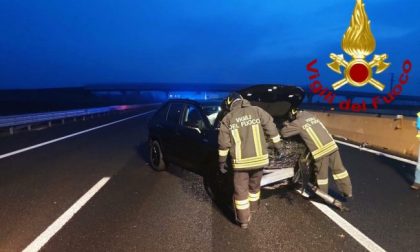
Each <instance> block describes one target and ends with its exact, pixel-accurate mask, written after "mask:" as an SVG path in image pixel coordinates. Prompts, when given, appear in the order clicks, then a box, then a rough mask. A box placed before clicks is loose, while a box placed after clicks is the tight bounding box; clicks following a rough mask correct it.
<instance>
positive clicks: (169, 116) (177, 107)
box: [149, 85, 340, 207]
mask: <svg viewBox="0 0 420 252" xmlns="http://www.w3.org/2000/svg"><path fill="white" fill-rule="evenodd" d="M238 92H239V93H240V94H241V95H242V96H243V97H244V98H245V99H247V100H249V101H250V102H251V104H252V105H255V106H259V107H261V108H263V109H264V110H266V111H267V112H268V113H269V114H270V115H271V116H272V117H273V119H274V122H275V123H276V125H277V127H278V128H281V127H282V125H283V122H284V121H285V120H287V116H288V112H289V111H290V110H291V109H293V108H297V107H298V106H299V105H300V104H301V102H302V100H303V99H304V97H305V94H304V91H303V89H301V88H300V87H296V86H283V85H256V86H251V87H249V88H245V89H242V90H239V91H238ZM220 104H221V101H202V102H199V101H192V100H169V101H168V102H167V103H165V104H164V105H163V106H162V107H161V108H160V109H159V110H158V111H157V112H156V113H155V115H154V116H153V118H152V119H151V120H150V122H149V146H150V152H149V153H150V164H151V166H152V167H153V168H154V169H155V170H165V169H166V167H167V165H168V164H169V163H174V164H177V165H180V166H182V167H184V168H187V169H189V170H192V171H194V172H196V173H199V174H201V175H203V177H204V182H205V186H206V190H207V192H208V193H209V194H210V196H212V198H213V199H215V198H217V197H216V196H217V195H225V196H226V195H232V194H231V192H232V183H231V181H232V178H231V175H232V171H231V170H230V172H229V173H228V174H224V175H223V174H221V173H220V172H219V171H218V151H217V150H218V144H217V135H218V128H217V124H218V123H217V118H218V114H219V112H220V110H221V109H220ZM219 119H220V115H219ZM281 144H282V151H281V153H280V154H279V155H275V153H274V151H273V149H270V148H269V154H270V165H269V166H268V167H267V168H265V169H264V176H263V179H262V182H261V186H266V185H270V184H273V183H278V182H280V181H284V180H287V181H288V182H292V184H301V185H302V184H303V185H305V184H308V183H309V182H310V180H311V177H312V179H313V169H312V165H311V157H310V154H309V152H308V149H307V148H306V145H305V144H304V143H303V142H302V140H301V138H300V137H299V136H297V137H293V138H290V139H285V140H283V141H282V142H281ZM309 184H310V183H309ZM310 185H311V184H310ZM310 187H311V188H312V190H314V191H315V192H316V193H317V194H318V195H320V194H322V192H319V191H318V192H317V190H316V189H317V188H316V187H314V186H312V185H311V186H310ZM320 196H321V197H322V198H324V200H326V201H327V202H329V203H332V204H335V202H337V203H340V202H338V201H335V199H333V198H331V197H329V196H328V195H320ZM328 197H329V198H328ZM229 200H230V199H227V200H226V202H228V201H229ZM339 207H340V206H339Z"/></svg>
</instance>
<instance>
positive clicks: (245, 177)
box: [218, 93, 281, 229]
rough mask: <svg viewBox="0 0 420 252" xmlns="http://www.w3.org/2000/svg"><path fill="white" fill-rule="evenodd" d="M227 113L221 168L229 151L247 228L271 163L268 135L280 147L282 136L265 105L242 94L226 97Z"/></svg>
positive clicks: (239, 212) (238, 211) (240, 218)
mask: <svg viewBox="0 0 420 252" xmlns="http://www.w3.org/2000/svg"><path fill="white" fill-rule="evenodd" d="M226 108H227V109H228V113H227V114H226V115H225V117H224V118H223V119H222V121H221V123H220V129H219V137H218V142H219V164H220V166H219V168H220V170H221V171H222V172H223V171H224V170H225V164H226V160H227V157H228V155H229V154H230V157H231V161H232V167H233V184H234V194H233V203H234V208H235V216H236V220H237V222H238V223H239V224H240V226H241V228H244V229H246V228H248V224H249V222H250V220H251V212H256V210H257V209H258V205H259V200H260V183H261V178H262V175H263V170H262V169H263V168H264V167H265V166H267V165H268V163H269V159H268V149H267V142H266V138H265V136H268V137H269V138H270V139H271V141H272V142H273V143H274V147H275V148H276V149H277V150H279V149H280V140H281V139H280V135H279V132H278V130H277V127H276V125H275V124H274V122H273V118H272V117H271V116H270V115H269V114H268V113H267V112H266V111H264V110H263V109H262V108H259V107H256V106H251V104H250V102H249V101H247V100H245V99H243V98H242V97H241V96H240V95H239V94H237V93H232V94H230V95H229V96H228V97H227V99H226Z"/></svg>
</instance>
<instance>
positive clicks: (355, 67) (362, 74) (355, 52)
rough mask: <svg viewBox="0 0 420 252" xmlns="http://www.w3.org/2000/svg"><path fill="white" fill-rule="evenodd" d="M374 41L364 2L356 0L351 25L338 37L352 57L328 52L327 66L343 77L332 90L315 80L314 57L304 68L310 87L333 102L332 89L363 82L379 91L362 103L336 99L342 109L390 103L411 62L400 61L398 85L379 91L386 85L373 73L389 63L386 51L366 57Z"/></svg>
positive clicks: (376, 107)
mask: <svg viewBox="0 0 420 252" xmlns="http://www.w3.org/2000/svg"><path fill="white" fill-rule="evenodd" d="M375 47H376V41H375V37H374V36H373V34H372V31H371V30H370V20H369V19H368V16H367V13H366V10H365V6H364V3H363V2H362V0H356V6H355V7H354V11H353V15H352V17H351V20H350V26H349V28H347V31H346V32H345V33H344V36H343V39H342V41H341V48H342V49H343V51H344V52H345V53H346V54H347V55H349V56H350V57H351V59H349V60H348V61H347V60H346V57H345V56H344V55H343V54H335V53H331V54H330V58H331V60H332V62H331V63H329V64H327V66H328V67H329V68H330V69H331V70H332V71H334V72H336V73H337V74H340V75H342V78H341V79H339V80H338V81H336V82H335V83H333V84H332V85H331V87H332V89H333V91H331V90H330V89H329V88H327V87H324V86H323V85H322V84H321V82H320V81H319V80H318V77H320V74H319V71H318V69H317V68H315V64H316V63H317V60H316V59H314V60H312V61H311V62H310V63H309V64H308V65H307V66H306V69H307V70H308V71H309V72H310V73H311V75H310V76H309V80H310V81H311V84H310V85H309V87H310V89H311V91H312V92H313V93H314V94H316V95H319V96H321V97H323V99H324V100H325V101H327V102H328V103H329V104H333V103H334V100H335V98H336V96H337V94H336V93H335V92H334V91H335V90H337V89H339V88H341V87H343V86H345V85H351V86H353V87H357V88H362V87H364V86H365V85H372V86H373V87H375V88H376V89H377V90H378V91H379V92H380V94H379V95H378V96H375V97H373V98H372V100H371V102H370V103H369V102H366V100H362V102H361V103H353V104H352V103H351V100H350V99H349V100H346V101H342V102H340V103H339V108H340V109H341V110H352V111H354V112H361V111H362V112H363V111H366V109H367V106H368V104H370V105H371V106H372V108H374V109H379V107H380V104H390V103H392V102H393V101H394V100H395V98H396V97H397V96H398V95H400V94H401V93H402V91H403V87H404V85H406V84H407V83H408V78H409V76H408V73H409V72H410V71H411V68H412V64H411V61H410V60H408V59H407V60H405V61H404V63H403V65H402V73H401V75H400V77H399V82H398V85H396V86H395V87H394V88H393V89H392V90H391V91H390V92H389V93H388V94H385V95H384V94H382V93H381V92H382V91H383V90H384V88H385V85H384V84H383V83H381V82H379V81H378V80H376V79H375V78H374V77H375V75H377V74H381V73H382V72H383V71H385V70H386V69H387V68H388V67H389V66H390V64H391V63H390V62H386V60H387V59H388V55H387V54H385V53H383V54H379V55H378V54H375V55H374V56H373V57H372V58H371V60H370V61H369V60H368V59H367V58H368V57H369V55H371V54H372V53H373V52H374V51H375Z"/></svg>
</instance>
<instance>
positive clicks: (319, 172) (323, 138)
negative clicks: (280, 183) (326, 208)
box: [280, 109, 352, 197]
mask: <svg viewBox="0 0 420 252" xmlns="http://www.w3.org/2000/svg"><path fill="white" fill-rule="evenodd" d="M280 133H281V135H282V137H291V136H294V135H300V136H301V137H302V139H303V141H304V142H305V144H306V146H307V147H308V149H309V151H310V152H311V154H312V157H313V159H314V160H315V174H316V181H317V184H318V188H319V189H320V190H321V191H323V192H325V193H328V167H330V168H331V170H332V173H333V178H334V180H335V182H336V184H337V186H338V189H339V190H340V192H341V193H342V194H343V196H344V197H352V185H351V181H350V177H349V174H348V172H347V170H346V168H345V167H344V165H343V162H342V161H341V157H340V153H339V151H338V146H337V144H336V143H335V141H334V139H333V138H332V136H331V135H330V133H329V132H328V130H327V129H326V128H325V126H324V124H323V123H322V122H321V121H320V120H319V119H318V118H316V117H315V116H314V115H312V114H311V113H309V112H306V111H299V112H298V111H297V109H291V110H290V112H289V122H285V123H284V127H283V128H282V129H281V131H280Z"/></svg>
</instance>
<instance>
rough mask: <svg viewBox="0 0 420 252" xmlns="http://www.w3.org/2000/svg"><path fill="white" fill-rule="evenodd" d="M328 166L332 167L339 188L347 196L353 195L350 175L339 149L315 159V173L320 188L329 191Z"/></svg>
mask: <svg viewBox="0 0 420 252" xmlns="http://www.w3.org/2000/svg"><path fill="white" fill-rule="evenodd" d="M328 167H330V168H331V171H332V173H333V178H334V181H335V183H336V184H337V187H338V190H340V192H341V193H343V194H345V195H347V196H350V195H352V185H351V181H350V176H349V174H348V172H347V170H346V168H345V167H344V165H343V162H342V161H341V156H340V152H339V151H335V152H333V153H331V154H330V155H328V156H325V157H322V158H320V159H318V160H316V161H315V173H316V180H317V184H318V187H319V189H320V190H321V191H323V192H325V193H328Z"/></svg>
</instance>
